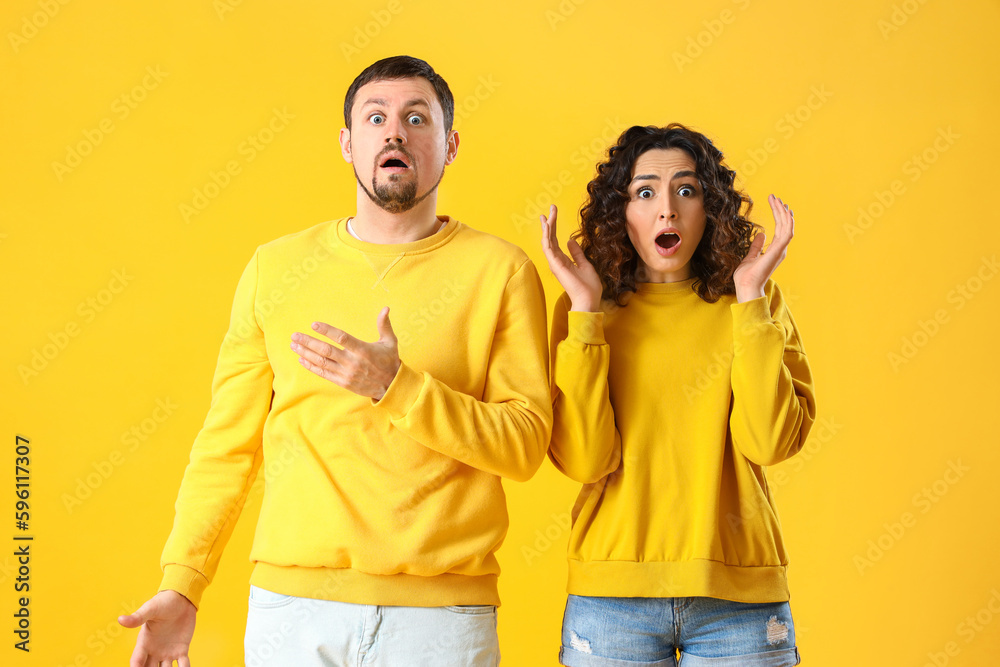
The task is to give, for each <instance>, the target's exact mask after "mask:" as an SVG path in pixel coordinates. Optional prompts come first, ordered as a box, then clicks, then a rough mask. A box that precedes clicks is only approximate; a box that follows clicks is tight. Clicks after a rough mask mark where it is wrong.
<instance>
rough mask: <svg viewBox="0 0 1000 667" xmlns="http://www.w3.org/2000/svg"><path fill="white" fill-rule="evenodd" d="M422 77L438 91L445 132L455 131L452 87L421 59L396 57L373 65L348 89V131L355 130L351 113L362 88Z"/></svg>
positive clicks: (345, 119)
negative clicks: (452, 127)
mask: <svg viewBox="0 0 1000 667" xmlns="http://www.w3.org/2000/svg"><path fill="white" fill-rule="evenodd" d="M415 77H420V78H423V79H426V80H427V82H428V83H430V84H431V86H432V87H433V88H434V92H435V93H436V94H437V98H438V102H440V103H441V109H442V110H443V111H444V131H445V132H446V133H447V132H450V131H451V124H452V122H453V121H454V120H455V98H454V97H452V95H451V89H450V88H448V83H447V82H446V81H445V80H444V79H443V78H441V75H440V74H438V73H437V72H435V71H434V68H433V67H431V66H430V65H428V64H427V63H426V62H424V61H423V60H421V59H420V58H414V57H412V56H393V57H391V58H383V59H382V60H379V61H378V62H376V63H372V64H371V65H369V66H368V67H366V68H365V71H363V72H362V73H361V74H359V75H358V77H357V78H356V79H354V82H353V83H352V84H351V87H350V88H348V89H347V96H346V97H345V98H344V123H346V124H347V129H348V130H349V129H351V109H353V108H354V96H355V95H357V94H358V90H359V89H360V88H361V86H363V85H365V84H366V83H371V82H372V81H389V80H395V79H411V78H415Z"/></svg>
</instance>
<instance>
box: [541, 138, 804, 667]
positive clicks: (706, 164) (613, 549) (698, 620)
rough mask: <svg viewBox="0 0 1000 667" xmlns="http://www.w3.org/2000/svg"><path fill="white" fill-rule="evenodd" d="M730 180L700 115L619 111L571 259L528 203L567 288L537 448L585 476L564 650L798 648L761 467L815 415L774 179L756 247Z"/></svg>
mask: <svg viewBox="0 0 1000 667" xmlns="http://www.w3.org/2000/svg"><path fill="white" fill-rule="evenodd" d="M734 177H735V173H734V172H733V171H732V170H730V169H728V168H726V166H725V165H724V164H723V156H722V153H721V152H719V150H718V149H716V148H715V146H714V145H713V144H712V142H711V141H710V140H709V139H708V138H706V137H705V136H704V135H702V134H700V133H698V132H694V131H692V130H690V129H688V128H686V127H684V126H682V125H678V124H672V125H669V126H667V127H665V128H657V127H638V126H637V127H632V128H629V129H628V130H626V131H625V132H624V133H623V134H622V135H621V137H619V139H618V142H617V144H616V145H615V146H612V147H611V148H610V149H609V151H608V157H607V159H606V160H605V161H604V162H602V163H601V164H599V165H598V167H597V176H596V178H594V180H592V181H591V182H590V184H589V185H588V186H587V192H588V195H589V197H588V201H587V202H586V204H584V206H583V208H582V209H581V218H582V224H581V229H580V230H579V231H578V232H576V233H575V234H574V239H573V240H570V242H569V244H568V250H569V256H567V255H566V254H565V253H563V252H562V251H561V250H560V249H559V247H558V241H557V239H556V209H555V207H554V206H553V207H552V208H551V210H550V213H549V216H548V218H545V217H544V216H542V247H543V250H544V252H545V255H546V258H547V260H548V262H549V267H550V268H551V269H552V272H553V273H554V274H555V276H556V278H557V279H558V280H559V282H560V283H561V284H562V286H563V288H564V289H565V294H564V295H563V296H562V297H561V298H560V299H559V301H558V303H557V304H556V307H555V313H554V319H553V325H552V327H553V328H552V360H553V361H552V363H553V369H552V379H553V384H554V389H553V396H554V403H553V409H554V417H555V423H554V427H553V436H552V444H551V448H550V451H549V455H550V457H551V458H552V461H553V462H554V463H555V465H556V467H557V468H559V469H560V470H561V471H562V472H563V473H565V474H566V475H568V476H569V477H571V478H573V479H574V480H576V481H578V482H581V483H583V484H584V486H583V489H582V491H581V493H580V496H579V498H578V499H577V502H576V506H575V507H574V509H573V528H572V532H571V534H570V543H569V583H568V587H567V590H568V592H569V594H570V595H569V597H568V599H567V603H566V611H565V615H564V618H563V630H562V648H561V651H560V661H561V662H562V664H564V665H569V666H582V667H591V666H598V665H601V666H605V665H607V666H625V665H657V666H660V665H675V664H676V659H677V657H678V656H679V657H680V659H681V661H682V663H681V664H682V665H683V667H700V666H702V665H705V666H707V665H712V666H713V667H720V666H728V665H733V666H736V665H739V666H740V667H748V666H754V665H775V666H777V665H795V664H798V661H799V655H798V651H797V648H796V646H795V632H794V627H793V624H792V617H791V612H790V609H789V606H788V598H789V594H788V586H787V582H786V576H785V568H786V566H787V562H788V561H787V558H786V554H785V549H784V545H783V542H782V538H781V530H780V525H779V521H778V517H777V513H776V511H775V507H774V503H773V499H772V497H771V493H770V490H769V489H768V483H767V478H766V475H765V472H764V470H765V467H766V466H769V465H773V464H776V463H778V462H780V461H782V460H784V459H786V458H788V457H789V456H791V455H793V454H795V453H796V452H797V451H798V450H799V449H800V448H801V447H802V445H803V443H804V442H805V439H806V435H807V434H808V431H809V427H810V426H811V424H812V423H813V421H814V419H815V404H814V400H813V388H812V377H811V373H810V370H809V364H808V361H807V359H806V355H805V352H804V351H803V348H802V344H801V341H800V340H799V336H798V332H797V331H796V327H795V322H794V320H793V319H792V316H791V313H790V312H789V311H788V307H787V304H786V302H785V300H784V298H783V297H782V294H781V291H780V290H779V289H778V287H777V285H776V284H775V283H774V282H773V281H772V280H770V275H771V274H772V273H773V272H774V270H775V268H776V267H777V266H778V264H779V263H780V262H781V261H782V259H783V258H784V257H785V252H786V249H787V247H788V243H789V241H791V239H792V232H793V228H794V220H793V217H792V212H791V211H790V210H789V209H788V207H787V206H786V205H785V204H784V203H783V202H782V201H781V200H780V199H778V198H777V197H774V196H773V195H772V196H771V197H770V198H769V202H770V205H771V210H772V212H773V214H774V220H775V237H774V240H773V241H772V242H771V245H770V246H769V248H768V250H767V252H766V253H763V252H762V250H763V246H764V234H763V233H760V232H759V228H758V227H757V226H756V225H754V224H753V223H751V222H750V221H749V220H748V219H747V217H746V216H747V215H748V214H749V211H750V207H751V205H752V202H751V201H750V199H749V197H747V196H746V195H744V194H742V193H740V192H739V191H737V190H735V189H734V187H733V180H734ZM741 209H745V210H742V211H741ZM576 239H579V242H577V240H576Z"/></svg>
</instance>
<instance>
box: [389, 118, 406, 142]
mask: <svg viewBox="0 0 1000 667" xmlns="http://www.w3.org/2000/svg"><path fill="white" fill-rule="evenodd" d="M385 143H387V144H391V143H397V144H400V145H404V144H406V132H405V131H404V129H403V124H402V123H401V122H399V120H389V121H387V122H386V132H385Z"/></svg>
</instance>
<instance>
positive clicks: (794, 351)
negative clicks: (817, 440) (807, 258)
mask: <svg viewBox="0 0 1000 667" xmlns="http://www.w3.org/2000/svg"><path fill="white" fill-rule="evenodd" d="M731 309H732V315H733V367H732V385H733V409H732V413H731V414H730V417H729V425H730V429H731V430H732V435H733V443H734V445H735V447H736V448H737V449H739V451H741V452H742V453H743V455H744V456H745V457H746V458H747V459H749V460H750V461H752V462H754V463H756V464H758V465H761V466H769V465H774V464H776V463H780V462H781V461H784V460H785V459H787V458H789V457H790V456H792V455H793V454H795V453H797V452H798V451H799V450H800V449H801V448H802V445H803V444H804V443H805V440H806V436H807V435H808V434H809V429H810V428H811V427H812V424H813V422H814V421H815V419H816V402H815V395H814V389H813V379H812V372H811V371H810V368H809V359H808V358H807V357H806V353H805V350H804V349H803V347H802V342H801V340H800V339H799V334H798V330H797V329H796V327H795V320H793V319H792V314H791V312H789V310H788V307H787V305H786V304H785V301H784V299H783V297H782V294H781V290H779V289H778V286H777V285H776V284H775V283H774V282H773V281H771V280H768V282H767V285H766V287H765V296H763V297H760V298H759V299H753V300H751V301H747V302H745V303H734V304H732V306H731Z"/></svg>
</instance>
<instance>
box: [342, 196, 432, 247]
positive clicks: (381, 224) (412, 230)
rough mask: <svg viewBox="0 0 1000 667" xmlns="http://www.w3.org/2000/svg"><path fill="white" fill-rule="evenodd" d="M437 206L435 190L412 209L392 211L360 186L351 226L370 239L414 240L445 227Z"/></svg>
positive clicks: (410, 241)
mask: <svg viewBox="0 0 1000 667" xmlns="http://www.w3.org/2000/svg"><path fill="white" fill-rule="evenodd" d="M436 207H437V193H433V194H431V195H430V196H429V197H427V198H426V199H424V200H423V201H422V202H420V203H419V204H417V205H416V206H414V207H413V208H411V209H410V210H409V211H405V212H403V213H389V212H388V211H386V210H384V209H382V208H379V207H378V206H376V205H375V204H374V202H372V200H371V199H369V198H368V195H366V194H365V193H364V191H363V190H361V188H358V214H357V215H356V216H354V218H352V219H351V229H353V230H354V232H355V233H356V234H357V235H358V236H359V237H360V238H362V239H363V240H364V241H366V242H368V243H383V244H387V243H412V242H413V241H419V240H421V239H425V238H427V237H428V236H430V235H432V234H433V233H434V232H436V231H437V230H438V229H439V228H440V227H441V221H440V220H438V219H437V215H436V212H435V209H436Z"/></svg>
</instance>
